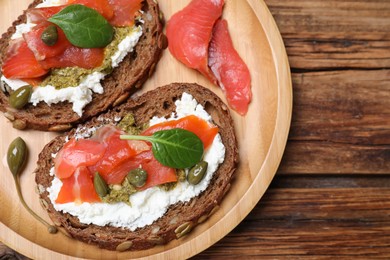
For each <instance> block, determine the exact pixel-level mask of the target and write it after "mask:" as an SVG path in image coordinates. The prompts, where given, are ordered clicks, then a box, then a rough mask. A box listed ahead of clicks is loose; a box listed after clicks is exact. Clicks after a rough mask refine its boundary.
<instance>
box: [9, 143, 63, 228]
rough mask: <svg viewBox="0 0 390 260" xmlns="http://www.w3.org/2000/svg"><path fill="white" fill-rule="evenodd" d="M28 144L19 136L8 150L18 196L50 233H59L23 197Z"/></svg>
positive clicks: (10, 167)
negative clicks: (21, 183) (21, 180)
mask: <svg viewBox="0 0 390 260" xmlns="http://www.w3.org/2000/svg"><path fill="white" fill-rule="evenodd" d="M27 153H28V150H27V145H26V143H25V142H24V140H23V139H22V138H20V137H17V138H16V139H15V140H13V141H12V142H11V144H10V145H9V147H8V152H7V163H8V167H9V169H10V170H11V173H12V176H13V177H14V181H15V187H16V191H17V193H18V197H19V200H20V202H21V203H22V205H23V207H24V208H25V209H26V210H27V211H28V212H29V213H30V214H31V215H32V216H33V217H34V218H36V219H37V220H38V221H40V222H41V223H42V224H44V225H45V226H46V227H47V228H48V231H49V233H51V234H55V233H57V231H58V230H57V227H55V226H53V225H50V224H49V223H47V222H46V221H45V220H43V219H42V218H41V217H40V216H38V215H37V214H36V213H35V212H34V211H33V210H32V209H31V208H30V207H29V206H28V205H27V204H26V201H25V200H24V198H23V194H22V189H21V187H20V178H19V176H20V173H21V170H22V168H23V166H24V164H25V162H26V159H27Z"/></svg>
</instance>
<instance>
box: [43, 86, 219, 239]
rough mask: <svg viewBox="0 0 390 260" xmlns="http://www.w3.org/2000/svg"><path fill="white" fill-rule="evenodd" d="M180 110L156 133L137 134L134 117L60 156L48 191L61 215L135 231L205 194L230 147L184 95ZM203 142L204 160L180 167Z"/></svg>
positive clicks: (80, 137) (68, 146)
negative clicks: (179, 203) (168, 211)
mask: <svg viewBox="0 0 390 260" xmlns="http://www.w3.org/2000/svg"><path fill="white" fill-rule="evenodd" d="M175 105H176V112H175V113H173V114H172V115H171V116H170V117H169V118H157V117H154V118H152V119H151V120H150V121H149V124H148V126H142V127H139V126H136V125H135V123H134V118H133V116H132V115H131V114H128V115H126V116H124V117H123V118H115V120H111V124H108V123H107V122H106V121H105V122H102V125H101V126H99V127H93V128H90V129H85V128H82V129H79V130H78V131H76V134H75V135H74V137H72V138H70V139H69V140H67V142H66V143H65V145H64V146H63V147H62V148H61V149H60V151H59V152H58V153H57V154H55V155H53V157H55V159H54V162H55V163H54V166H53V167H52V168H51V170H50V173H51V175H53V176H54V177H53V181H52V185H51V187H49V188H48V189H47V190H48V192H49V198H50V200H51V202H52V204H53V206H54V208H55V209H56V210H57V211H62V212H64V213H69V214H71V215H73V216H76V217H78V218H79V220H80V222H82V223H85V224H96V225H100V226H105V225H110V226H114V227H124V228H128V229H130V230H132V231H134V230H135V229H137V228H140V227H144V226H146V225H150V224H152V223H153V222H154V221H155V220H157V219H158V218H160V217H161V216H163V215H164V213H165V212H166V211H167V209H168V208H169V206H170V205H173V204H175V203H178V202H187V201H189V200H190V199H191V198H193V197H196V196H198V195H199V194H200V193H201V192H202V191H204V190H205V189H206V188H207V186H208V184H209V183H210V181H211V179H212V177H213V174H214V173H215V172H216V170H217V168H218V166H219V164H221V163H222V162H223V161H224V157H225V147H224V145H223V143H222V140H221V136H220V135H219V134H218V127H216V126H215V125H214V124H213V123H212V119H211V116H210V115H209V114H208V113H207V112H206V111H205V109H204V108H203V107H202V106H201V105H200V104H198V103H197V101H196V100H195V99H194V98H193V97H192V96H191V95H189V94H187V93H183V95H182V97H181V99H179V100H177V101H176V102H175ZM115 122H116V123H115ZM128 134H136V135H135V136H129V135H128ZM175 138H176V139H178V140H179V142H176V141H175ZM129 139H131V140H129ZM197 140H199V142H200V143H201V146H202V150H201V151H202V153H201V158H198V159H196V161H197V162H195V163H194V161H191V162H190V165H191V166H186V168H181V167H178V166H176V165H183V164H182V163H183V161H184V162H186V161H187V159H188V158H187V157H188V156H189V155H188V154H187V155H186V153H187V152H188V151H189V150H194V149H195V150H196V148H195V147H196V146H197ZM153 142H160V143H161V144H160V146H156V144H155V143H153ZM156 147H157V148H156ZM180 149H182V150H180ZM156 150H158V151H156ZM203 151H204V152H203ZM158 154H160V155H158ZM161 155H163V157H164V158H163V159H161V158H160V157H161ZM172 162H173V163H172ZM170 163H171V165H174V167H169V166H167V165H166V164H170ZM184 165H185V164H184ZM175 167H176V168H175Z"/></svg>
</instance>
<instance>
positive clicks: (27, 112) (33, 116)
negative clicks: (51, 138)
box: [0, 0, 167, 131]
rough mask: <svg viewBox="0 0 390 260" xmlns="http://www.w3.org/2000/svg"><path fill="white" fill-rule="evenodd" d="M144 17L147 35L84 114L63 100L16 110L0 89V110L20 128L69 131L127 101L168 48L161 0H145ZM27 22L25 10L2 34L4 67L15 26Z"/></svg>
mask: <svg viewBox="0 0 390 260" xmlns="http://www.w3.org/2000/svg"><path fill="white" fill-rule="evenodd" d="M40 2H41V0H35V1H34V2H33V3H32V4H31V5H30V6H29V8H33V7H34V6H36V5H37V4H39V3H40ZM142 10H143V14H142V19H143V21H144V22H145V23H144V24H143V25H142V26H143V35H142V36H141V39H140V40H139V42H138V44H137V46H136V47H135V50H134V51H133V52H132V53H130V54H129V55H127V56H126V58H125V59H124V60H123V61H122V62H121V63H120V65H119V66H118V67H117V68H115V69H114V70H113V72H112V73H111V74H110V75H108V76H106V78H105V79H104V81H103V88H104V93H103V94H93V96H92V98H93V100H92V102H91V103H89V104H88V105H87V106H86V107H85V108H84V113H83V115H82V117H79V116H78V115H77V114H76V113H75V112H74V111H73V110H72V104H71V103H68V102H61V103H58V104H53V105H51V106H48V105H47V104H46V103H44V102H40V103H39V104H37V106H33V105H32V104H28V105H27V106H26V107H25V108H23V109H21V110H16V109H13V108H12V107H11V106H10V105H9V102H8V97H9V93H4V92H3V91H0V110H1V111H3V112H5V114H4V115H5V116H6V117H7V118H8V119H9V120H11V121H13V126H14V127H15V128H18V129H26V128H31V129H37V130H44V131H47V130H48V131H66V130H69V129H70V128H71V127H72V126H74V125H76V124H78V123H81V122H84V121H86V120H87V119H89V118H91V117H92V116H95V115H97V114H99V113H101V112H104V111H106V110H108V109H109V108H110V107H113V106H116V105H118V104H120V103H122V102H124V101H125V100H126V99H127V98H128V97H129V96H130V95H131V94H132V93H134V92H135V91H136V90H137V89H138V88H140V87H141V86H142V84H143V83H144V82H145V81H146V79H147V78H148V77H149V76H150V75H151V74H152V73H153V71H154V69H155V66H156V64H157V62H158V60H159V59H160V56H161V53H162V50H163V49H164V48H166V46H167V41H166V38H165V35H164V34H163V33H162V23H161V20H162V19H163V17H162V14H161V13H160V11H159V7H158V4H157V1H155V0H144V4H143V8H142ZM24 22H26V13H25V12H24V14H23V15H21V16H20V17H19V18H18V19H17V20H16V21H15V22H14V23H13V25H12V27H10V28H9V29H8V31H7V32H6V33H4V34H3V35H2V38H1V39H0V66H1V65H2V62H3V61H4V58H5V54H6V50H7V47H8V43H9V40H10V38H11V36H12V34H13V33H14V32H15V29H16V28H15V26H16V25H18V24H21V23H24Z"/></svg>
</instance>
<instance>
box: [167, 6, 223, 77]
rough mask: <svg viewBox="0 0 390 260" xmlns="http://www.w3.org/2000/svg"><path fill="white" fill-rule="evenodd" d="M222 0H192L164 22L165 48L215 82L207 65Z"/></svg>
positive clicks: (220, 13)
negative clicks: (165, 33)
mask: <svg viewBox="0 0 390 260" xmlns="http://www.w3.org/2000/svg"><path fill="white" fill-rule="evenodd" d="M223 5H224V0H193V1H191V2H190V4H189V5H187V6H186V7H185V8H184V9H183V10H181V11H179V12H177V13H176V14H174V15H173V16H172V17H171V18H170V20H169V21H168V24H167V38H168V43H169V44H168V48H169V51H170V52H171V54H172V55H173V56H174V57H175V58H176V59H178V60H179V61H180V62H182V63H184V64H185V65H186V66H187V67H189V68H192V69H196V70H198V71H199V72H201V73H202V74H203V75H204V76H205V77H207V78H208V79H209V80H210V81H211V82H213V83H214V84H217V80H216V78H215V76H214V75H213V74H212V72H211V71H210V68H209V67H208V49H209V43H210V40H211V36H212V32H213V27H214V24H215V22H216V20H217V19H218V18H219V17H220V16H221V15H222V8H223Z"/></svg>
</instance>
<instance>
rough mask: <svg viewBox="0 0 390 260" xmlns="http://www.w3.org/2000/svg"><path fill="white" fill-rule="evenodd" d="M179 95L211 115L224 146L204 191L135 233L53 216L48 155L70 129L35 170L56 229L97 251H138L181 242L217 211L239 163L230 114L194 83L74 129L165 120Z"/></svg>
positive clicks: (150, 95)
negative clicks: (130, 117)
mask: <svg viewBox="0 0 390 260" xmlns="http://www.w3.org/2000/svg"><path fill="white" fill-rule="evenodd" d="M183 92H187V93H190V94H191V95H192V96H193V97H194V98H195V99H196V100H197V101H198V102H199V103H200V104H201V105H203V106H204V107H205V109H206V110H207V112H208V113H209V114H210V115H211V116H212V118H213V120H214V122H215V123H216V124H217V125H218V127H219V133H220V135H221V137H222V142H223V144H224V145H225V148H226V155H225V160H224V162H223V163H222V164H221V165H220V166H219V168H218V170H217V172H215V173H214V177H213V179H212V181H211V183H210V185H209V186H208V188H207V189H206V190H205V191H204V192H202V193H201V194H200V195H199V196H198V197H196V198H193V199H191V200H190V201H189V202H187V203H177V204H175V205H172V206H171V207H170V208H169V209H168V211H167V213H166V214H165V215H164V216H163V217H161V218H160V219H158V220H156V221H155V222H154V223H153V224H152V225H149V226H146V227H143V228H138V229H137V230H135V231H134V232H131V231H130V230H128V229H123V228H117V227H110V226H104V227H102V226H97V225H85V224H82V223H80V222H79V220H78V218H77V217H74V216H71V215H69V214H64V213H62V212H57V211H56V210H55V209H54V207H53V205H52V204H51V202H50V199H49V198H48V192H47V191H46V189H47V187H49V186H51V181H52V179H53V177H52V176H50V175H49V171H50V168H52V167H53V157H52V154H54V153H57V152H58V150H59V149H60V148H61V147H62V146H63V145H64V143H65V138H66V136H68V137H72V136H73V135H74V134H75V133H76V132H77V129H73V130H72V131H70V132H69V133H68V134H67V135H66V136H65V135H64V136H59V137H57V138H55V139H54V140H53V141H51V142H50V143H49V144H47V145H46V146H45V148H44V149H43V151H42V152H41V153H40V155H39V159H38V166H37V169H36V170H35V174H36V177H35V179H36V183H37V185H38V190H39V191H40V199H41V200H44V201H45V202H43V203H42V204H43V205H47V207H46V210H47V211H48V214H49V216H50V218H51V219H52V221H53V222H54V224H55V225H57V226H61V227H62V228H61V230H63V231H64V230H65V231H66V232H67V234H69V235H70V236H71V237H74V238H76V239H79V240H81V241H83V242H86V243H90V244H95V245H98V246H99V247H101V248H105V249H109V250H118V251H122V250H142V249H147V248H150V247H153V246H155V245H157V244H165V243H167V242H169V241H171V240H173V239H175V238H180V237H181V236H182V235H184V234H186V233H187V232H188V231H190V230H191V229H192V228H193V227H194V226H195V225H197V224H198V223H201V222H203V221H205V220H206V219H207V218H208V216H210V215H211V214H213V213H214V212H215V210H216V209H218V205H219V204H220V202H221V200H222V198H223V196H224V195H225V193H226V192H227V191H228V190H229V187H230V182H231V180H232V177H233V173H234V171H235V168H236V165H237V162H238V149H237V142H236V137H235V134H234V128H233V121H232V118H231V116H230V113H229V110H228V109H227V106H226V105H225V104H224V103H223V102H222V101H221V100H220V99H219V98H218V97H217V96H216V95H215V94H214V93H213V92H211V91H210V90H208V89H205V88H203V87H201V86H199V85H197V84H188V83H173V84H170V85H167V86H164V87H160V88H157V89H155V90H153V91H150V92H147V93H145V94H144V95H142V96H139V97H136V98H134V99H129V100H128V101H127V102H126V103H125V104H122V105H121V106H119V107H116V108H114V109H113V110H111V111H109V112H107V113H106V114H104V115H101V116H99V117H98V118H96V117H95V118H93V119H92V120H91V121H89V122H87V123H86V124H85V125H82V126H79V127H78V129H88V128H91V127H94V126H98V125H102V122H104V123H108V122H110V121H111V122H113V120H114V119H115V118H117V117H122V116H124V115H126V114H127V113H132V114H134V116H135V119H136V123H137V124H139V125H142V124H143V123H147V122H148V121H149V119H150V118H152V117H153V116H159V117H161V116H164V117H168V116H170V115H171V113H172V112H173V111H175V108H176V106H175V104H174V101H175V100H176V99H178V98H180V97H181V95H182V93H183Z"/></svg>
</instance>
